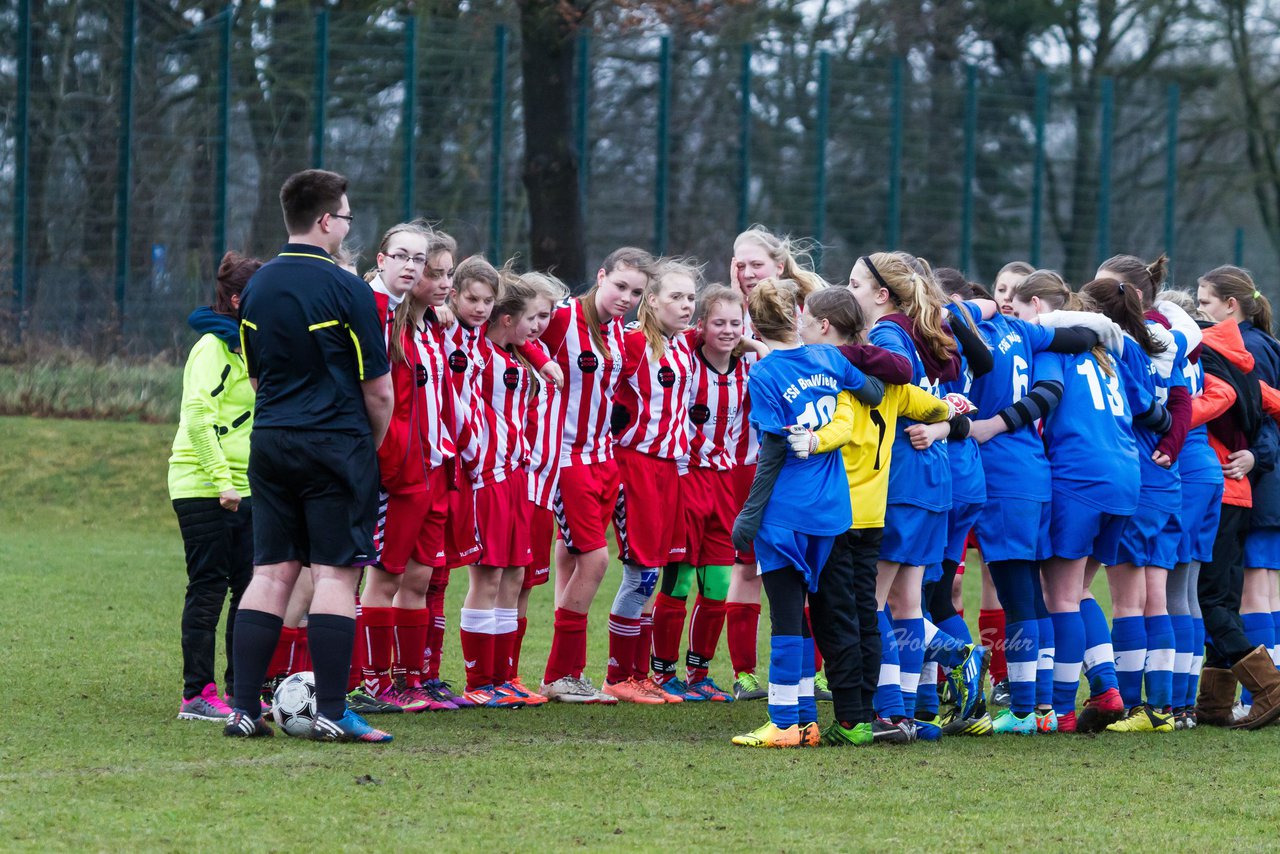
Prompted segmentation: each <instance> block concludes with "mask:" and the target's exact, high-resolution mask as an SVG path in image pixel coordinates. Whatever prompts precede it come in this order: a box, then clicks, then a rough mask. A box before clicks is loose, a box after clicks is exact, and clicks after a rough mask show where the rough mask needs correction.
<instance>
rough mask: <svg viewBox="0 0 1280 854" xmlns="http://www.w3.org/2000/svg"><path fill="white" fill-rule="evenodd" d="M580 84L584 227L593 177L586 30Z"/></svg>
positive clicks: (580, 181)
mask: <svg viewBox="0 0 1280 854" xmlns="http://www.w3.org/2000/svg"><path fill="white" fill-rule="evenodd" d="M577 60H578V63H577V78H578V79H577V85H578V127H577V131H578V137H577V148H578V208H579V210H580V211H581V212H582V224H583V228H584V229H585V228H587V227H588V222H589V220H588V219H587V183H588V181H589V179H590V177H591V162H590V157H591V146H590V139H591V137H590V130H591V37H590V36H589V35H588V34H587V33H586V32H585V31H584V32H582V33H579V34H578V56H577Z"/></svg>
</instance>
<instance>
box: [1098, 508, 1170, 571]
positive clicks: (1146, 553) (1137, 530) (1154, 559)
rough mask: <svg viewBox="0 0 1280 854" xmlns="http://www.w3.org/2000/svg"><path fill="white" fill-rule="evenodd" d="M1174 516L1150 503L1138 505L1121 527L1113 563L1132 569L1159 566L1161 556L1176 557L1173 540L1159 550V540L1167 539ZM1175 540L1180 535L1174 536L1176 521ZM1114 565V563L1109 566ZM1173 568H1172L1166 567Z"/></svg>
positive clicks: (1160, 564)
mask: <svg viewBox="0 0 1280 854" xmlns="http://www.w3.org/2000/svg"><path fill="white" fill-rule="evenodd" d="M1173 516H1174V514H1173V513H1172V512H1170V511H1168V510H1161V509H1159V508H1156V507H1152V506H1151V505H1150V504H1142V503H1139V504H1138V510H1137V512H1136V513H1134V514H1133V515H1132V516H1130V517H1129V521H1128V523H1127V524H1126V525H1125V526H1124V532H1123V533H1122V534H1121V535H1120V546H1119V548H1117V549H1116V560H1115V563H1131V564H1133V565H1134V566H1162V565H1163V564H1162V563H1160V562H1159V561H1161V560H1162V559H1163V558H1162V554H1172V555H1173V556H1175V557H1176V556H1177V555H1176V553H1177V550H1178V549H1177V544H1178V540H1177V539H1175V540H1174V541H1173V547H1172V548H1168V547H1167V546H1166V547H1165V548H1164V549H1163V550H1162V549H1161V543H1160V540H1161V539H1162V538H1168V537H1169V535H1170V534H1169V530H1170V528H1169V520H1170V519H1171V518H1172V517H1173ZM1173 530H1174V531H1175V533H1174V534H1173V536H1174V537H1177V538H1179V539H1180V538H1181V534H1179V533H1176V531H1177V528H1176V522H1175V528H1174V529H1173ZM1108 565H1109V566H1114V565H1115V564H1108ZM1165 568H1166V569H1172V566H1170V567H1165Z"/></svg>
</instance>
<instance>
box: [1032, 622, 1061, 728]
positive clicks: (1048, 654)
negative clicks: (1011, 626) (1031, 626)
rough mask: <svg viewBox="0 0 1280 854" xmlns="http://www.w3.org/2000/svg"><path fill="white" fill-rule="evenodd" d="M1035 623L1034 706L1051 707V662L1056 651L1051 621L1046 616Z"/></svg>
mask: <svg viewBox="0 0 1280 854" xmlns="http://www.w3.org/2000/svg"><path fill="white" fill-rule="evenodd" d="M1037 622H1038V623H1039V624H1040V654H1039V656H1038V657H1037V658H1036V705H1037V706H1052V705H1053V662H1054V655H1055V653H1056V652H1057V650H1056V649H1055V648H1054V631H1053V619H1052V618H1051V617H1049V616H1048V614H1047V612H1046V615H1045V616H1043V617H1041V618H1040V619H1039V620H1037Z"/></svg>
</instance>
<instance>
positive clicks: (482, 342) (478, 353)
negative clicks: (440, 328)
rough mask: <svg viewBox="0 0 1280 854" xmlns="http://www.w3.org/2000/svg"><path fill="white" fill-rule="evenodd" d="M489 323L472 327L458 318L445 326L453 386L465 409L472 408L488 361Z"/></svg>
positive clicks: (447, 353) (447, 360)
mask: <svg viewBox="0 0 1280 854" xmlns="http://www.w3.org/2000/svg"><path fill="white" fill-rule="evenodd" d="M487 326H488V324H482V325H480V326H476V327H471V326H463V325H462V323H460V322H459V321H458V320H456V319H455V320H454V321H453V323H452V324H451V325H450V326H446V327H445V328H444V338H445V347H446V353H445V359H446V363H447V364H448V366H449V375H450V377H452V379H453V387H454V389H455V390H456V391H457V393H458V403H459V404H461V406H462V409H463V410H464V411H467V412H470V411H471V409H472V405H471V398H472V395H474V394H475V390H476V386H477V385H479V376H480V369H481V368H482V367H483V366H484V364H485V362H486V361H488V358H489V351H490V350H491V349H492V348H491V347H490V346H489V339H488V338H486V337H485V334H484V332H485V329H486V327H487Z"/></svg>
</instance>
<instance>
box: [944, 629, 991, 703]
mask: <svg viewBox="0 0 1280 854" xmlns="http://www.w3.org/2000/svg"><path fill="white" fill-rule="evenodd" d="M965 650H966V652H965V658H964V661H962V662H960V663H959V664H958V665H956V666H955V667H954V668H952V670H951V673H950V675H949V677H948V681H949V683H950V684H951V686H952V690H953V691H954V692H955V695H956V703H957V705H959V706H960V717H962V718H968V717H972V716H973V710H974V707H976V706H977V705H978V701H980V700H981V699H982V686H983V684H984V683H985V682H986V680H987V665H988V664H990V663H991V656H990V654H989V653H988V651H987V648H986V647H985V646H978V645H977V644H973V643H971V644H969V645H968V646H967V647H965Z"/></svg>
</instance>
